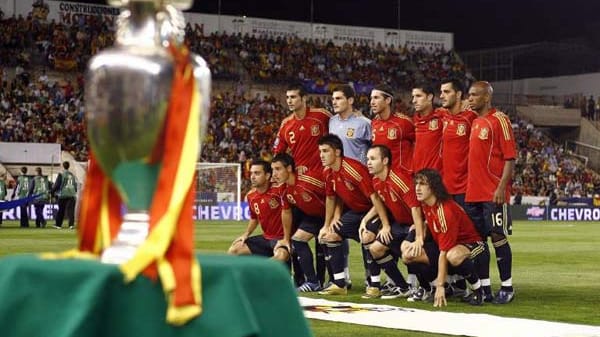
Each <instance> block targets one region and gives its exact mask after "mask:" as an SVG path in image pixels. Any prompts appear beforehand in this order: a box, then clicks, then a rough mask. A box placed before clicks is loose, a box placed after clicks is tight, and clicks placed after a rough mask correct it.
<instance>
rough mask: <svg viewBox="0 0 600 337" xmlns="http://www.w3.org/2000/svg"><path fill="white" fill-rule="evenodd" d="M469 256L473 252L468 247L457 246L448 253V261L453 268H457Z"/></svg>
mask: <svg viewBox="0 0 600 337" xmlns="http://www.w3.org/2000/svg"><path fill="white" fill-rule="evenodd" d="M469 255H471V251H470V250H469V249H468V248H467V247H465V246H463V245H456V246H454V247H452V249H450V250H449V251H448V252H447V253H446V260H448V263H450V264H451V265H452V266H455V267H456V266H459V265H460V264H461V263H463V261H464V260H465V259H466V258H468V257H469Z"/></svg>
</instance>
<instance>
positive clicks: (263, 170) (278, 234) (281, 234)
mask: <svg viewBox="0 0 600 337" xmlns="http://www.w3.org/2000/svg"><path fill="white" fill-rule="evenodd" d="M270 181H271V165H270V164H269V163H268V162H266V161H264V160H255V161H253V162H252V165H251V167H250V182H251V184H252V190H250V192H248V194H247V195H246V199H247V200H248V207H249V209H250V221H249V222H248V227H247V228H246V232H244V234H242V235H241V236H240V237H238V238H237V239H235V240H234V241H233V243H232V244H231V247H229V254H233V255H250V254H254V255H262V256H267V257H272V258H273V259H276V260H280V261H288V260H289V257H290V253H289V251H290V249H289V246H290V244H289V242H290V239H289V238H290V233H289V230H288V229H286V230H285V231H284V228H283V226H282V224H281V193H282V189H281V186H279V185H274V184H271V182H270ZM259 224H260V226H261V228H262V231H263V234H262V235H255V236H250V235H251V234H252V232H254V230H255V229H256V227H257V226H258V225H259Z"/></svg>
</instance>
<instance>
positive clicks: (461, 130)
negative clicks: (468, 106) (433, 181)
mask: <svg viewBox="0 0 600 337" xmlns="http://www.w3.org/2000/svg"><path fill="white" fill-rule="evenodd" d="M475 118H477V113H475V112H474V111H471V110H464V111H461V112H459V113H457V114H456V115H454V114H451V113H450V112H446V113H444V115H443V120H444V132H443V136H442V179H443V181H444V185H445V186H446V189H447V190H448V193H450V194H464V193H465V192H466V191H467V172H468V166H467V164H468V158H469V136H470V135H471V126H472V124H473V120H475Z"/></svg>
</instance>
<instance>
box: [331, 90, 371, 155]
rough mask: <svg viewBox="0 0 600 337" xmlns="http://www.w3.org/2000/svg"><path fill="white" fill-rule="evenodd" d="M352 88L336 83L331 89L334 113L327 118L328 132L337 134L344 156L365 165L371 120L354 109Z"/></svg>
mask: <svg viewBox="0 0 600 337" xmlns="http://www.w3.org/2000/svg"><path fill="white" fill-rule="evenodd" d="M354 96H355V92H354V89H353V88H352V87H351V86H349V85H347V84H343V85H338V86H337V87H335V88H334V89H333V92H332V94H331V101H332V105H333V111H334V112H335V113H336V114H335V115H333V116H332V117H331V119H329V132H330V133H332V134H335V135H337V136H338V137H340V139H341V140H342V144H344V156H346V157H349V158H352V159H355V160H358V161H360V162H361V163H362V164H363V165H367V150H368V149H369V146H371V137H372V134H371V120H369V119H368V118H366V117H365V116H363V115H362V114H361V113H360V111H355V110H354V108H353V106H352V105H353V104H354Z"/></svg>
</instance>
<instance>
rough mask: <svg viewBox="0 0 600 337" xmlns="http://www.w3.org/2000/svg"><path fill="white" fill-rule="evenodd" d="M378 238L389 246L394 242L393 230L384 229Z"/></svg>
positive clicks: (378, 234)
mask: <svg viewBox="0 0 600 337" xmlns="http://www.w3.org/2000/svg"><path fill="white" fill-rule="evenodd" d="M377 238H378V239H379V240H381V242H383V243H384V244H386V245H387V244H389V243H390V242H391V241H392V229H391V228H390V227H382V228H381V229H380V230H379V233H377Z"/></svg>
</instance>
